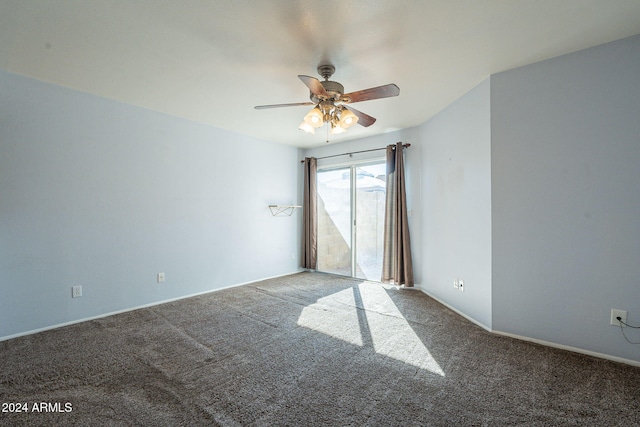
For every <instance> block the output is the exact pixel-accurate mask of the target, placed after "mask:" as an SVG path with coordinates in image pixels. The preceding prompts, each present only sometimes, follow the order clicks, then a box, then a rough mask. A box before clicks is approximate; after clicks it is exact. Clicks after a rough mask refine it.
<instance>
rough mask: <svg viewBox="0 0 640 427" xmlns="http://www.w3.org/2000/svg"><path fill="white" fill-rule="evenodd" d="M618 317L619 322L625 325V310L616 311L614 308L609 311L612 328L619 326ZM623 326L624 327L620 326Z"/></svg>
mask: <svg viewBox="0 0 640 427" xmlns="http://www.w3.org/2000/svg"><path fill="white" fill-rule="evenodd" d="M618 317H620V320H622V321H623V322H624V323H627V312H626V311H625V310H616V309H615V308H612V309H611V324H612V325H613V326H620V325H621V323H620V322H618V319H617V318H618ZM622 326H624V325H622Z"/></svg>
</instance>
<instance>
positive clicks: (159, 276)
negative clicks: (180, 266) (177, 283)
mask: <svg viewBox="0 0 640 427" xmlns="http://www.w3.org/2000/svg"><path fill="white" fill-rule="evenodd" d="M162 282H164V273H158V283H162Z"/></svg>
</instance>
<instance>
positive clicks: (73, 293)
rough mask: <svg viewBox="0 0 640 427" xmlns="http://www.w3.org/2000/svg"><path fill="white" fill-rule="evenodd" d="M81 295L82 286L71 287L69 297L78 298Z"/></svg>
mask: <svg viewBox="0 0 640 427" xmlns="http://www.w3.org/2000/svg"><path fill="white" fill-rule="evenodd" d="M81 296H82V286H72V287H71V298H80V297H81Z"/></svg>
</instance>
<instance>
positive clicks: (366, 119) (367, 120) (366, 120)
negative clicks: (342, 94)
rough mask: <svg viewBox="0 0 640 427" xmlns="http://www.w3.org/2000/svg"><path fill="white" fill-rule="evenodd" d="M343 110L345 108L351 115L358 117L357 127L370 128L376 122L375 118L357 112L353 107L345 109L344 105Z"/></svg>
mask: <svg viewBox="0 0 640 427" xmlns="http://www.w3.org/2000/svg"><path fill="white" fill-rule="evenodd" d="M344 108H346V109H347V110H349V111H351V112H352V113H353V114H355V115H356V116H358V124H359V125H362V126H364V127H369V126H371V125H372V124H374V123H375V122H376V118H375V117H371V116H370V115H368V114H365V113H363V112H362V111H358V110H356V109H355V108H353V107H347V106H346V105H345V106H344Z"/></svg>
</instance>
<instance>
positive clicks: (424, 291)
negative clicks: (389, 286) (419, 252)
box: [414, 284, 493, 332]
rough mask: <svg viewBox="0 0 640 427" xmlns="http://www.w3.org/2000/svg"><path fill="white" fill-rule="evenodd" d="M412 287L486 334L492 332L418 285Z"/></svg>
mask: <svg viewBox="0 0 640 427" xmlns="http://www.w3.org/2000/svg"><path fill="white" fill-rule="evenodd" d="M414 287H415V288H416V289H417V290H419V291H420V292H422V293H423V294H426V295H427V296H428V297H429V298H433V299H434V300H436V301H438V302H439V303H440V304H442V305H444V306H445V307H447V308H448V309H449V310H451V311H453V312H455V313H457V314H459V315H460V316H462V317H464V318H465V319H467V320H468V321H469V322H471V323H474V324H476V325H478V326H480V327H481V328H482V329H484V330H485V331H487V332H493V330H492V329H491V328H490V327H488V326H487V325H485V324H484V323H482V322H479V321H477V320H476V319H474V318H473V317H471V316H469V315H467V314H465V313H463V312H462V311H460V310H458V309H457V308H455V307H453V306H452V305H450V304H447V303H446V302H444V301H442V300H441V299H440V298H438V297H437V296H435V295H433V294H431V293H430V292H428V291H427V290H426V289H424V288H423V287H422V286H420V285H417V284H416V285H414Z"/></svg>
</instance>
